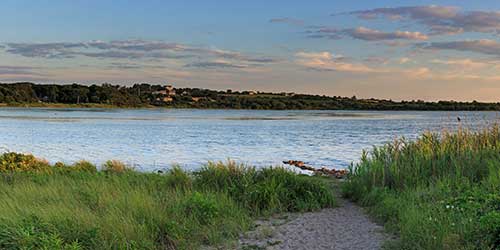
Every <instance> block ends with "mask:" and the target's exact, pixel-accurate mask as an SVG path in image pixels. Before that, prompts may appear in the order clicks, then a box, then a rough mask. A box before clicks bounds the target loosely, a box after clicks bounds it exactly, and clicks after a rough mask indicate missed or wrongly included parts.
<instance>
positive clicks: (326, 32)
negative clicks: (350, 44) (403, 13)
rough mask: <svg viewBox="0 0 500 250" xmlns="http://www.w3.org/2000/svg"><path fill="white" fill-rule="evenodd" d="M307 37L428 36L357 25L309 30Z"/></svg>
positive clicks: (411, 38) (391, 37) (386, 38)
mask: <svg viewBox="0 0 500 250" xmlns="http://www.w3.org/2000/svg"><path fill="white" fill-rule="evenodd" d="M309 34H310V35H309V37H311V38H329V39H340V38H342V37H344V36H348V37H351V38H355V39H360V40H365V41H383V40H427V39H428V37H427V36H426V35H425V34H422V33H420V32H411V31H395V32H383V31H379V30H373V29H369V28H365V27H358V28H355V29H340V30H339V29H334V28H322V29H319V30H316V31H310V32H309Z"/></svg>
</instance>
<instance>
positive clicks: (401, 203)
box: [343, 126, 500, 249]
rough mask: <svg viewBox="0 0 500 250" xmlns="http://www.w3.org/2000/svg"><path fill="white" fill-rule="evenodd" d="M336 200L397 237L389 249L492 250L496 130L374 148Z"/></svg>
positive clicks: (499, 236) (497, 224)
mask: <svg viewBox="0 0 500 250" xmlns="http://www.w3.org/2000/svg"><path fill="white" fill-rule="evenodd" d="M343 194H344V195H345V196H347V197H349V198H351V199H353V200H356V201H358V202H360V203H361V204H363V205H366V206H368V207H369V208H370V211H371V212H372V214H373V215H374V216H375V217H376V218H378V219H379V220H380V221H382V222H384V223H385V225H386V227H387V228H388V229H389V230H391V231H392V232H395V233H397V234H398V235H399V240H398V241H397V242H392V243H390V244H389V245H391V246H392V248H394V249H500V130H499V127H498V126H492V127H490V128H487V129H484V130H480V131H470V130H465V129H460V130H458V131H457V132H454V133H449V132H443V133H440V134H437V133H425V134H423V135H422V136H421V137H420V138H419V139H418V140H416V141H408V140H405V139H400V140H395V141H394V142H392V143H388V144H386V145H384V146H382V147H375V148H374V149H373V150H372V151H371V152H370V153H369V154H368V153H364V154H363V157H362V159H361V161H360V163H359V164H357V165H356V166H353V167H352V168H351V175H350V176H349V178H348V181H347V182H346V183H345V185H343Z"/></svg>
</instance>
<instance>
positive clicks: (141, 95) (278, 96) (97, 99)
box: [0, 82, 500, 110]
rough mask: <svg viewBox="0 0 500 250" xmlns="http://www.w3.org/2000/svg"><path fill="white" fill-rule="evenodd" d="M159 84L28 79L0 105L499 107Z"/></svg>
mask: <svg viewBox="0 0 500 250" xmlns="http://www.w3.org/2000/svg"><path fill="white" fill-rule="evenodd" d="M162 89H164V87H163V86H161V85H151V84H146V83H142V84H134V85H133V86H129V87H126V86H120V85H111V84H101V85H96V84H93V85H90V86H87V85H80V84H76V83H75V84H70V85H58V84H33V83H28V82H23V83H12V84H0V103H7V104H8V105H11V106H16V105H22V106H24V105H30V106H56V107H58V106H59V105H58V104H65V105H69V106H71V105H78V106H83V107H93V106H95V104H97V107H103V106H104V107H115V106H118V107H144V106H161V107H172V108H211V109H215V108H218V109H277V110H283V109H294V110H296V109H316V110H340V109H349V110H500V103H480V102H476V101H473V102H456V101H439V102H424V101H421V100H413V101H401V102H396V101H392V100H380V99H373V98H372V99H358V98H356V97H354V96H353V97H341V96H325V95H304V94H293V93H264V92H259V93H256V94H253V93H252V94H251V93H250V92H249V91H241V92H240V91H230V90H228V91H217V90H209V89H199V88H176V89H175V90H176V93H177V94H176V95H174V96H171V97H172V100H171V101H167V102H165V101H164V100H163V97H164V96H163V95H162V94H159V93H158V92H157V91H159V90H162Z"/></svg>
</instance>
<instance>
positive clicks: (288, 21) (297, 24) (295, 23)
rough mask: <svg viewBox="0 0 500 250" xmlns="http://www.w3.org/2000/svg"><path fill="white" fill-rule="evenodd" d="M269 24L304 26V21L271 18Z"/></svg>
mask: <svg viewBox="0 0 500 250" xmlns="http://www.w3.org/2000/svg"><path fill="white" fill-rule="evenodd" d="M269 22H270V23H286V24H290V25H294V26H303V25H304V20H301V19H295V18H289V17H283V18H273V19H270V20H269Z"/></svg>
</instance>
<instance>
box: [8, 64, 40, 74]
mask: <svg viewBox="0 0 500 250" xmlns="http://www.w3.org/2000/svg"><path fill="white" fill-rule="evenodd" d="M36 69H38V68H36V67H27V66H1V65H0V76H5V75H9V76H12V75H30V76H44V74H42V73H38V72H35V71H34V70H36Z"/></svg>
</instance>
